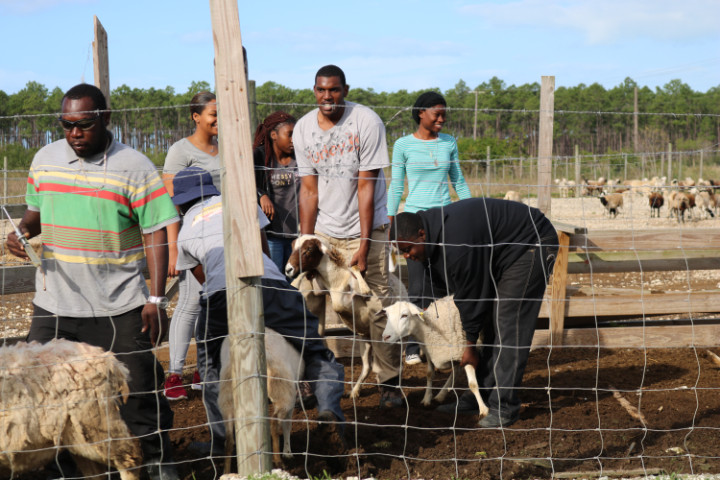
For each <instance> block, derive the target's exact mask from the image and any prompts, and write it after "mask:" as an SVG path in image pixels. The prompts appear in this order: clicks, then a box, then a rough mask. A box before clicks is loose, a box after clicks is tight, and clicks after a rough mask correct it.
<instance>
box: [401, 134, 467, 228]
mask: <svg viewBox="0 0 720 480" xmlns="http://www.w3.org/2000/svg"><path fill="white" fill-rule="evenodd" d="M405 176H407V180H408V196H407V198H406V199H405V210H404V211H406V212H410V213H414V212H417V211H418V210H427V209H428V208H432V207H441V206H444V205H448V204H449V203H450V202H451V201H452V200H451V199H450V188H449V187H448V178H449V179H450V180H449V183H452V186H453V188H454V189H455V192H457V194H458V197H460V199H461V200H462V199H464V198H470V197H471V194H470V189H469V188H468V186H467V183H465V177H463V174H462V170H461V169H460V161H459V157H458V148H457V143H456V142H455V139H454V138H453V137H452V136H450V135H447V134H445V133H439V134H438V138H437V139H435V140H420V139H419V138H415V135H412V134H410V135H406V136H404V137H401V138H399V139H397V141H395V145H394V147H393V156H392V180H391V181H390V189H389V191H388V215H389V216H391V217H392V216H395V215H397V213H398V207H399V205H400V199H401V198H402V194H403V191H404V189H405Z"/></svg>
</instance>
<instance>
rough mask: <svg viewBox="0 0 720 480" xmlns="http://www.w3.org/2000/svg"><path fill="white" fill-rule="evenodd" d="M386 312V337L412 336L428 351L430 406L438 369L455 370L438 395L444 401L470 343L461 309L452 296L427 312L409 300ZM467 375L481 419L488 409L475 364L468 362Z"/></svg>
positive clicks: (425, 399) (388, 339) (426, 398)
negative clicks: (483, 398)
mask: <svg viewBox="0 0 720 480" xmlns="http://www.w3.org/2000/svg"><path fill="white" fill-rule="evenodd" d="M385 312H386V313H387V317H388V321H387V326H386V327H385V331H384V332H383V340H384V341H386V342H398V341H400V340H401V339H402V338H406V337H408V336H410V335H412V336H413V337H414V338H415V339H416V340H417V341H418V342H419V343H420V345H422V348H423V350H424V352H425V356H426V358H427V364H428V370H427V386H426V388H425V396H424V397H423V400H422V404H423V405H425V406H429V405H430V404H431V403H432V382H433V378H434V377H435V368H438V369H441V370H442V369H447V368H452V369H453V372H452V373H451V374H450V376H449V377H448V379H447V381H446V382H445V385H443V387H442V389H441V390H440V392H439V393H438V394H437V395H436V396H435V400H436V401H438V402H442V401H444V400H445V397H446V396H447V393H448V391H449V389H450V388H451V385H452V382H453V379H454V378H455V373H456V369H457V363H458V362H459V361H460V360H461V359H462V356H463V352H464V350H465V347H466V344H467V339H466V337H465V331H464V330H463V328H462V323H461V321H460V312H459V311H458V309H457V307H456V306H455V302H454V301H453V297H452V296H449V297H444V298H441V299H439V300H436V301H435V302H433V303H431V304H430V305H429V306H428V308H427V309H426V310H425V311H423V310H421V309H420V308H419V307H417V306H416V305H414V304H412V303H410V302H406V301H402V302H396V303H394V304H393V305H390V306H389V307H387V308H385ZM465 374H466V375H467V379H468V386H469V387H470V391H471V392H472V393H473V394H474V395H475V399H476V400H477V402H478V405H479V407H480V419H482V418H483V417H485V416H486V415H487V414H488V411H489V410H488V407H487V405H485V403H484V402H483V400H482V397H481V396H480V390H479V387H478V383H477V377H476V376H475V368H474V367H473V366H472V365H466V366H465Z"/></svg>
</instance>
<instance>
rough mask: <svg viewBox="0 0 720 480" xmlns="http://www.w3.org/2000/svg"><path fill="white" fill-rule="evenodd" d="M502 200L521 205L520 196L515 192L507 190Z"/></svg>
mask: <svg viewBox="0 0 720 480" xmlns="http://www.w3.org/2000/svg"><path fill="white" fill-rule="evenodd" d="M504 200H511V201H513V202H520V203H523V201H522V195H520V192H517V191H515V190H508V191H507V192H505V197H504Z"/></svg>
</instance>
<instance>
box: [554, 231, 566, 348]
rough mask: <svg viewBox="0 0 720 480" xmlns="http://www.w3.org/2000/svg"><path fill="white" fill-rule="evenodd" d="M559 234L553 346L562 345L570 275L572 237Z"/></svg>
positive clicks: (556, 260)
mask: <svg viewBox="0 0 720 480" xmlns="http://www.w3.org/2000/svg"><path fill="white" fill-rule="evenodd" d="M557 234H558V242H559V243H558V245H559V248H558V253H557V258H556V259H555V267H554V269H553V275H552V283H551V290H550V292H551V294H550V302H551V303H550V312H551V314H550V333H551V335H550V336H551V340H552V344H553V345H562V337H563V335H562V332H563V329H564V328H565V289H566V288H567V275H568V270H567V267H568V245H569V244H570V236H569V235H568V234H567V233H565V232H557Z"/></svg>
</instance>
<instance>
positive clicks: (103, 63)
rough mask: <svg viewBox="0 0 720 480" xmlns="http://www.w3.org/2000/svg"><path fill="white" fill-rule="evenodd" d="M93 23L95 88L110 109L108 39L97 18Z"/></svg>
mask: <svg viewBox="0 0 720 480" xmlns="http://www.w3.org/2000/svg"><path fill="white" fill-rule="evenodd" d="M94 21H95V40H94V41H93V43H92V45H93V71H94V73H95V86H96V87H98V88H99V89H100V91H101V92H103V95H105V101H106V102H107V108H110V62H109V61H108V38H107V32H106V31H105V28H103V26H102V24H101V23H100V20H99V19H98V18H97V16H94Z"/></svg>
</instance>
